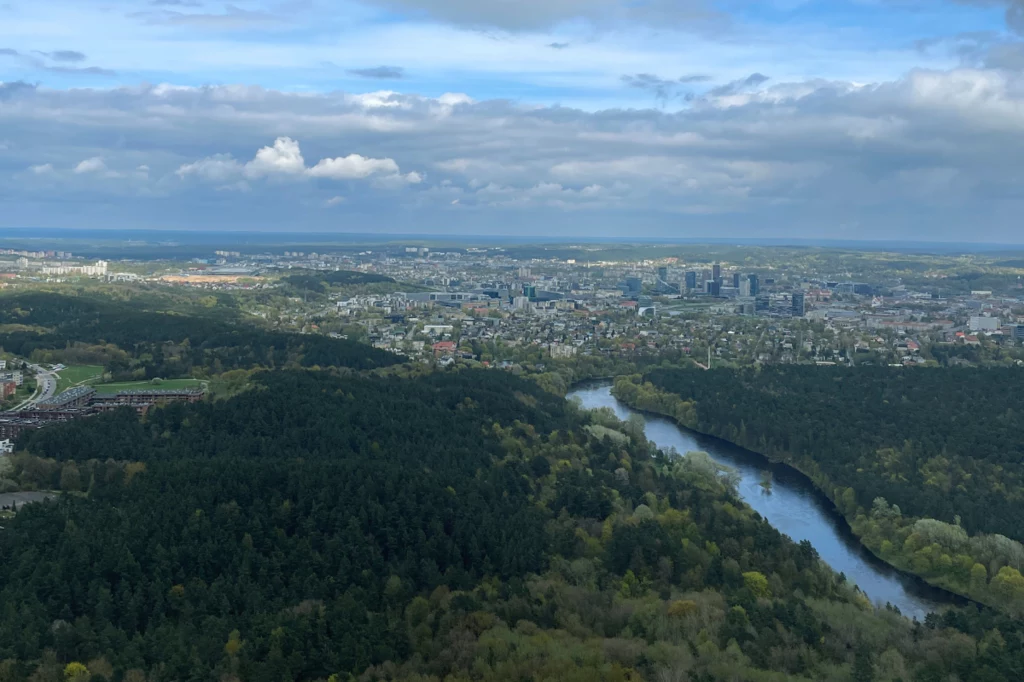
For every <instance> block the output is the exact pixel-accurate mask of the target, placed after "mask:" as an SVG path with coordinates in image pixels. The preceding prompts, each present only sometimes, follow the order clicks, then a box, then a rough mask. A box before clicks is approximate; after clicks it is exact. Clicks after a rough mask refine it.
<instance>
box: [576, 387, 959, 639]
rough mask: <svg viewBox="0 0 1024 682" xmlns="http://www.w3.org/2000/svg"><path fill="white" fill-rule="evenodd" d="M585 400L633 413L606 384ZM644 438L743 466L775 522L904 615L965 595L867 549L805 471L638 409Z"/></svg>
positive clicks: (589, 390)
mask: <svg viewBox="0 0 1024 682" xmlns="http://www.w3.org/2000/svg"><path fill="white" fill-rule="evenodd" d="M568 397H569V398H573V397H576V398H579V399H580V400H581V401H582V403H583V407H585V408H587V409H593V408H598V407H609V408H611V409H612V410H613V411H614V412H615V414H616V415H617V416H618V417H619V418H620V419H625V418H627V417H628V416H629V415H630V414H634V413H636V410H633V409H631V408H630V407H628V406H627V405H626V404H624V403H622V402H619V400H617V399H616V398H615V396H613V395H612V394H611V386H610V385H608V384H585V385H582V386H580V387H578V388H577V389H575V390H573V391H572V392H571V393H569V396H568ZM640 414H641V416H643V417H644V420H645V421H646V424H647V428H646V433H647V438H648V439H650V440H651V441H653V442H654V443H655V444H657V445H658V447H660V448H666V449H667V448H670V447H674V448H675V449H676V450H678V451H679V452H681V453H686V452H693V451H703V452H706V453H708V454H709V455H711V457H712V458H713V459H714V460H715V461H716V462H718V463H719V464H723V465H725V466H728V467H731V468H733V469H735V470H736V471H738V472H739V475H740V483H739V494H740V497H742V498H743V500H744V501H745V502H746V503H747V504H749V505H750V506H751V507H753V508H754V509H755V510H756V511H757V512H758V513H759V514H760V515H761V516H763V517H764V518H765V519H767V520H768V522H769V523H771V524H772V525H773V526H775V527H776V528H777V529H779V530H780V531H781V532H783V533H785V534H786V535H788V536H789V537H791V538H793V539H794V540H796V541H797V542H799V541H801V540H809V541H810V542H811V544H812V545H813V546H814V548H815V549H816V550H818V554H819V555H820V556H821V558H822V559H824V560H825V561H826V562H827V563H828V564H829V565H830V566H831V567H832V568H833V569H834V570H836V571H841V572H842V573H844V574H845V575H846V577H847V579H849V580H850V581H851V582H853V583H856V584H857V586H859V587H860V589H861V590H862V591H863V592H864V593H865V594H866V595H868V597H869V598H870V599H871V600H872V601H873V602H875V603H877V604H885V603H886V602H889V603H890V604H892V605H894V606H897V607H899V609H900V611H902V612H903V614H904V615H906V616H908V617H911V618H917V619H918V620H923V619H924V617H925V615H926V614H928V613H929V612H930V611H935V610H938V609H940V608H942V607H944V606H948V605H950V604H960V603H963V601H964V600H962V599H961V598H959V597H957V596H956V595H953V594H950V593H949V592H946V591H944V590H940V589H937V588H934V587H932V586H930V585H928V584H927V583H925V582H924V581H922V580H919V579H917V578H915V577H913V576H910V575H906V574H904V573H901V572H900V571H897V570H896V569H894V568H893V567H891V566H889V565H888V564H886V563H885V562H883V561H882V560H881V559H879V558H878V557H876V556H874V555H873V554H871V552H869V551H868V550H867V549H866V548H865V547H864V546H863V545H861V544H860V541H859V540H857V538H856V536H854V534H853V532H852V531H851V530H850V527H849V526H848V525H847V524H846V521H845V520H844V519H843V518H842V517H841V516H839V513H838V512H837V511H836V510H835V509H834V508H833V506H832V503H831V502H830V501H829V500H828V498H826V497H825V496H824V495H822V494H821V493H820V492H819V491H818V490H817V489H816V488H815V487H814V485H813V484H812V483H811V481H810V480H809V479H808V478H807V477H805V476H804V475H803V474H801V473H800V472H798V471H796V470H795V469H792V468H790V467H788V466H785V465H782V464H774V463H772V462H770V461H768V460H767V459H766V458H765V457H763V456H761V455H759V454H757V453H754V452H751V451H749V450H745V449H743V448H741V447H738V446H735V445H733V444H731V443H728V442H726V441H723V440H721V439H718V438H714V437H711V436H704V435H701V434H698V433H695V432H692V431H689V430H687V429H683V428H680V427H679V426H677V425H676V424H675V422H673V421H670V420H669V419H665V418H663V417H658V416H653V415H650V414H644V413H640ZM765 470H770V471H771V472H772V476H773V481H772V490H771V492H770V493H766V492H764V490H763V489H762V487H761V480H762V472H764V471H765Z"/></svg>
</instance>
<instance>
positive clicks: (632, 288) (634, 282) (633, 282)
mask: <svg viewBox="0 0 1024 682" xmlns="http://www.w3.org/2000/svg"><path fill="white" fill-rule="evenodd" d="M643 288H644V282H643V280H642V279H640V278H639V277H627V278H626V291H627V293H629V294H639V293H640V292H641V291H643Z"/></svg>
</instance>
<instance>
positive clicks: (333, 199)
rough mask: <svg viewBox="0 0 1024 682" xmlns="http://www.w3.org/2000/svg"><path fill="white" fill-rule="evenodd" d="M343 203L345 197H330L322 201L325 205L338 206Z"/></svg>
mask: <svg viewBox="0 0 1024 682" xmlns="http://www.w3.org/2000/svg"><path fill="white" fill-rule="evenodd" d="M343 203H345V197H331V198H330V199H328V200H327V201H325V202H324V205H325V206H338V205H340V204H343Z"/></svg>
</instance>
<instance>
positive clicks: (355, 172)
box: [300, 154, 398, 180]
mask: <svg viewBox="0 0 1024 682" xmlns="http://www.w3.org/2000/svg"><path fill="white" fill-rule="evenodd" d="M300 158H301V157H300ZM306 172H307V173H308V174H309V176H310V177H314V178H330V179H331V180H358V179H362V178H367V177H369V176H371V175H374V174H376V173H398V164H397V163H395V162H394V160H393V159H368V158H366V157H365V156H360V155H359V154H349V155H348V156H339V157H338V158H336V159H323V160H321V161H320V162H318V163H317V164H316V165H315V166H313V167H312V168H310V169H309V170H308V171H306Z"/></svg>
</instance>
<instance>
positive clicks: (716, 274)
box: [711, 263, 722, 282]
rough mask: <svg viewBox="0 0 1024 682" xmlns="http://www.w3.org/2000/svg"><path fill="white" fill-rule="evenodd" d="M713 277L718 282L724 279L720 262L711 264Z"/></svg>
mask: <svg viewBox="0 0 1024 682" xmlns="http://www.w3.org/2000/svg"><path fill="white" fill-rule="evenodd" d="M711 279H713V280H715V281H716V282H720V281H722V266H721V265H719V264H718V263H715V264H714V265H712V266H711Z"/></svg>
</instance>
